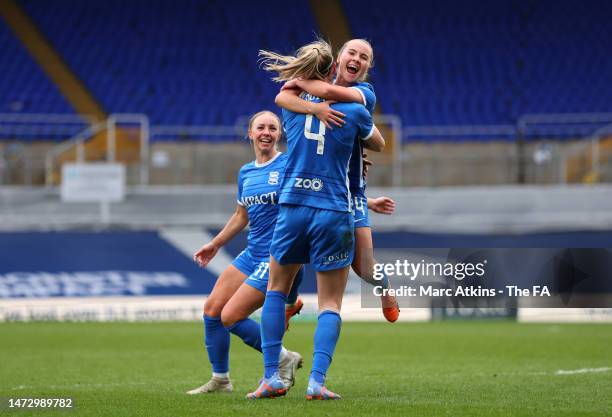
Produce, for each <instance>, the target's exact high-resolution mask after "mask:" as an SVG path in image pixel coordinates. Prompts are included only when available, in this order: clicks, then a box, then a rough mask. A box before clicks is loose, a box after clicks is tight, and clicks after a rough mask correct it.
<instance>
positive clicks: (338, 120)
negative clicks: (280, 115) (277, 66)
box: [274, 88, 344, 129]
mask: <svg viewBox="0 0 612 417" xmlns="http://www.w3.org/2000/svg"><path fill="white" fill-rule="evenodd" d="M299 94H300V90H298V89H295V88H284V89H283V90H281V92H280V93H278V94H277V95H276V98H275V99H274V102H275V103H276V105H277V106H279V107H282V108H283V109H286V110H289V111H292V112H294V113H302V114H314V115H315V117H316V118H317V119H319V120H320V121H321V122H323V124H325V126H326V127H327V128H329V129H331V128H332V127H331V124H334V125H336V126H342V125H343V124H344V120H343V119H342V118H343V117H344V113H342V112H339V111H338V110H334V109H332V108H331V107H330V106H331V105H332V104H333V103H335V101H324V102H321V103H313V102H311V101H308V100H304V99H303V98H300V97H299Z"/></svg>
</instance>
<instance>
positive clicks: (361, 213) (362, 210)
mask: <svg viewBox="0 0 612 417" xmlns="http://www.w3.org/2000/svg"><path fill="white" fill-rule="evenodd" d="M351 195H352V199H353V217H354V218H355V229H357V228H359V227H370V214H369V211H368V198H367V197H366V195H365V191H364V190H359V191H355V193H353V191H351Z"/></svg>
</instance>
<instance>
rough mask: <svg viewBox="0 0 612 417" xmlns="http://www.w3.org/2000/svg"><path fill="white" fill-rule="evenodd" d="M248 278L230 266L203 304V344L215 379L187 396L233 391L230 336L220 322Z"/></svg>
mask: <svg viewBox="0 0 612 417" xmlns="http://www.w3.org/2000/svg"><path fill="white" fill-rule="evenodd" d="M245 278H246V274H245V273H244V272H242V271H240V270H239V269H238V268H236V267H235V266H234V265H230V266H228V267H227V268H226V269H225V270H224V271H223V273H222V274H221V276H219V278H218V279H217V282H216V283H215V286H214V288H213V290H212V291H211V293H210V295H209V296H208V298H207V300H206V303H205V304H204V343H205V346H206V352H207V353H208V360H209V361H210V364H211V366H212V379H211V380H210V381H209V382H208V383H206V384H204V385H202V386H201V387H198V388H195V389H193V390H191V391H189V392H188V394H201V393H207V392H230V391H232V390H233V387H232V384H231V382H230V379H229V346H230V335H229V333H228V331H227V330H226V329H225V327H224V326H223V323H222V322H221V312H222V311H223V307H224V306H225V304H226V303H227V301H228V300H229V299H230V298H231V297H232V295H234V293H235V292H236V290H237V289H238V288H239V287H240V285H242V282H243V281H244V279H245Z"/></svg>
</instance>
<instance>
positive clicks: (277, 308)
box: [247, 256, 301, 399]
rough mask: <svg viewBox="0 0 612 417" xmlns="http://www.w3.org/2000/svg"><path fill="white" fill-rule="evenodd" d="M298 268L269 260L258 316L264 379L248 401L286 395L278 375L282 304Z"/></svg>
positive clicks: (283, 321) (282, 315) (283, 304)
mask: <svg viewBox="0 0 612 417" xmlns="http://www.w3.org/2000/svg"><path fill="white" fill-rule="evenodd" d="M300 267H301V264H289V265H280V264H279V263H278V262H277V261H276V260H275V259H274V257H272V256H271V257H270V280H269V282H268V291H267V292H266V299H265V301H264V304H263V309H262V312H261V336H262V344H261V348H262V352H263V360H264V378H263V379H262V381H261V382H260V384H259V387H258V388H257V390H255V391H253V392H251V393H249V394H248V395H247V398H249V399H259V398H271V397H278V396H282V395H285V394H286V393H287V389H288V387H287V386H286V385H285V383H284V381H283V380H282V378H281V376H280V372H279V368H280V354H281V350H282V343H283V336H284V334H285V303H286V302H287V294H288V293H289V291H290V290H291V284H292V283H293V279H294V277H295V274H296V273H297V271H298V270H299V268H300Z"/></svg>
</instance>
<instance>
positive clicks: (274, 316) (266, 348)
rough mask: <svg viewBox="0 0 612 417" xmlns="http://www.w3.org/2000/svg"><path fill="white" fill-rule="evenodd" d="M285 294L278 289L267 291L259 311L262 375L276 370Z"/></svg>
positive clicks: (283, 322)
mask: <svg viewBox="0 0 612 417" xmlns="http://www.w3.org/2000/svg"><path fill="white" fill-rule="evenodd" d="M286 301H287V296H286V295H285V294H283V293H282V292H279V291H268V292H267V293H266V300H265V301H264V305H263V310H262V312H261V339H262V344H261V347H262V351H263V358H264V377H265V378H270V377H271V376H272V375H274V374H275V373H276V372H278V362H279V356H280V351H281V347H282V342H283V335H284V334H285V303H286Z"/></svg>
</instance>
